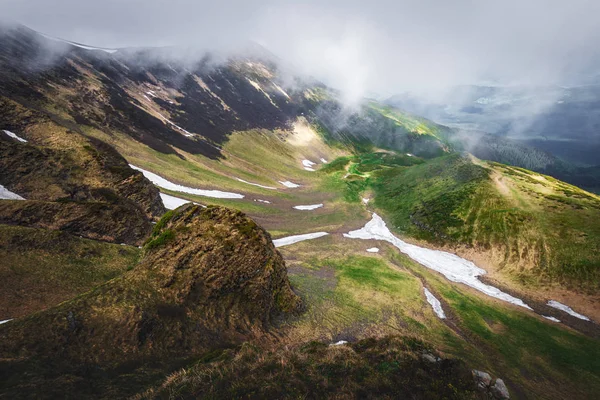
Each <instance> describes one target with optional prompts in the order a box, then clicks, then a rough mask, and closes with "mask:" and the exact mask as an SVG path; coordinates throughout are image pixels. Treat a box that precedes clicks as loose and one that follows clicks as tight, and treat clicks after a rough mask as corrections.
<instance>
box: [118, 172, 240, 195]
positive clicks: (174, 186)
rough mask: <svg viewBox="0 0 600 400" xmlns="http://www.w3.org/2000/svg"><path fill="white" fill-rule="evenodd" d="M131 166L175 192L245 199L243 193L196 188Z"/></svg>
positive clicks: (162, 186) (156, 183) (155, 182)
mask: <svg viewBox="0 0 600 400" xmlns="http://www.w3.org/2000/svg"><path fill="white" fill-rule="evenodd" d="M129 166H130V167H131V168H133V169H135V170H136V171H140V172H141V173H142V174H144V176H145V177H146V178H148V179H149V180H150V182H152V183H153V184H155V185H156V186H158V187H161V188H163V189H167V190H172V191H174V192H181V193H189V194H195V195H197V196H204V197H212V198H215V199H243V198H244V195H243V194H238V193H231V192H222V191H220V190H205V189H194V188H191V187H187V186H183V185H178V184H176V183H173V182H171V181H168V180H166V179H165V178H163V177H161V176H158V175H156V174H155V173H153V172H150V171H146V170H144V169H142V168H139V167H136V166H135V165H131V164H129Z"/></svg>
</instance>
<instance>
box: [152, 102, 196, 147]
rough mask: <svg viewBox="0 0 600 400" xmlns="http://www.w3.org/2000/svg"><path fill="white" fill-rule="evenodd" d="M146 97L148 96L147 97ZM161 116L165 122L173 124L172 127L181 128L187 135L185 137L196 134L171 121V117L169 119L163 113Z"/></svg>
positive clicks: (184, 134)
mask: <svg viewBox="0 0 600 400" xmlns="http://www.w3.org/2000/svg"><path fill="white" fill-rule="evenodd" d="M146 98H147V97H146ZM148 100H150V99H148ZM161 117H162V119H164V120H165V122H167V123H168V124H169V125H171V126H172V127H174V128H177V129H179V130H180V131H182V132H183V136H185V137H192V136H194V134H193V133H191V132H188V131H186V130H185V129H183V128H182V127H180V126H179V125H176V124H174V123H173V121H171V120H169V119H167V118H165V117H163V116H162V115H161Z"/></svg>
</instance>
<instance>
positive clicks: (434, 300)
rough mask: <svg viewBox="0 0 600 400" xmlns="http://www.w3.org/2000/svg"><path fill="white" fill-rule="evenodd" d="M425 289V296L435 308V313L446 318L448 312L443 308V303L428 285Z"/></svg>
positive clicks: (441, 317)
mask: <svg viewBox="0 0 600 400" xmlns="http://www.w3.org/2000/svg"><path fill="white" fill-rule="evenodd" d="M423 291H424V292H425V298H426V299H427V302H428V303H429V304H431V308H433V312H434V313H435V315H437V316H438V317H440V319H446V314H445V313H444V309H443V308H442V303H440V301H439V300H438V299H437V298H436V297H435V296H434V295H433V293H431V292H430V291H429V289H427V288H426V287H424V288H423Z"/></svg>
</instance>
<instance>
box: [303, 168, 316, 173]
mask: <svg viewBox="0 0 600 400" xmlns="http://www.w3.org/2000/svg"><path fill="white" fill-rule="evenodd" d="M304 169H305V170H307V171H310V172H315V169H314V168H310V167H304Z"/></svg>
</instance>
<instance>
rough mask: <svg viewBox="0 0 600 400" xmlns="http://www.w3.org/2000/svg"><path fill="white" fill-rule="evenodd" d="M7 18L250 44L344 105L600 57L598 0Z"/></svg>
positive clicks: (586, 68) (202, 43)
mask: <svg viewBox="0 0 600 400" xmlns="http://www.w3.org/2000/svg"><path fill="white" fill-rule="evenodd" d="M324 3H326V4H324ZM0 10H1V11H2V15H3V16H5V17H9V18H12V19H15V20H17V21H19V22H22V23H23V24H25V25H28V26H30V27H32V28H33V29H36V30H38V31H41V32H44V33H47V34H50V35H54V36H58V37H62V38H65V39H69V40H72V41H76V42H82V43H86V44H91V45H96V46H102V47H124V46H165V45H183V46H195V47H199V48H203V49H205V48H206V49H208V48H212V49H214V48H228V47H232V46H237V45H239V44H240V43H243V42H246V41H248V40H255V41H257V42H259V43H261V44H263V45H264V46H265V47H267V48H268V49H270V50H271V51H273V52H274V53H275V54H277V55H279V56H280V57H281V58H282V59H284V60H287V61H288V62H289V63H290V64H292V65H293V66H294V67H296V68H297V69H298V70H300V71H302V72H305V73H309V74H312V75H314V76H316V77H318V78H320V79H323V80H324V81H326V82H327V83H330V84H331V85H333V86H335V87H338V88H340V89H342V90H343V92H344V93H345V95H346V97H347V98H348V99H349V100H352V99H355V98H358V97H359V96H362V95H364V94H365V93H369V92H371V91H376V92H378V93H381V94H384V95H385V94H392V93H397V92H402V91H407V90H410V91H421V92H424V93H428V94H436V93H439V92H441V91H442V89H444V88H446V87H448V86H450V85H456V84H467V83H479V82H482V81H492V82H495V83H501V84H515V83H527V84H534V85H547V84H571V83H577V82H578V81H579V80H581V79H582V77H583V76H585V75H586V74H590V73H591V72H593V69H594V68H595V66H596V65H597V63H598V61H599V60H600V48H599V47H598V46H597V43H599V42H600V24H597V16H598V15H600V2H597V1H584V0H571V1H568V2H566V1H562V0H528V1H522V0H503V1H493V2H492V1H486V0H478V1H475V0H473V1H467V0H456V1H452V2H448V1H441V0H438V1H433V0H424V1H405V0H395V1H369V2H365V1H357V0H346V1H339V0H333V1H328V2H323V1H317V0H306V1H304V2H302V3H301V4H299V2H292V1H275V0H261V1H252V0H246V1H244V0H237V1H219V2H213V1H194V0H170V1H156V0H104V1H86V0H55V1H48V0H1V1H0Z"/></svg>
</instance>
